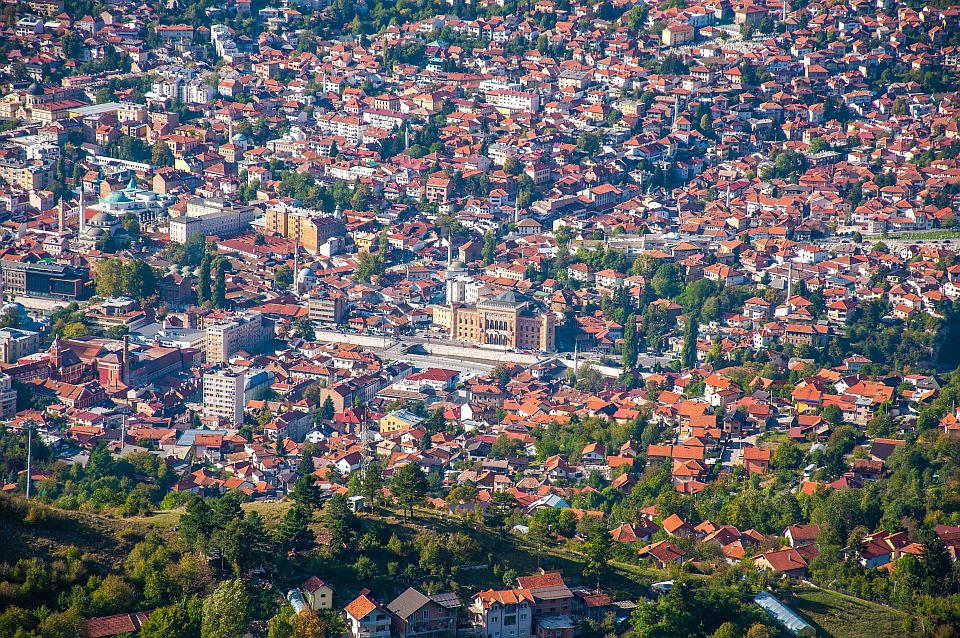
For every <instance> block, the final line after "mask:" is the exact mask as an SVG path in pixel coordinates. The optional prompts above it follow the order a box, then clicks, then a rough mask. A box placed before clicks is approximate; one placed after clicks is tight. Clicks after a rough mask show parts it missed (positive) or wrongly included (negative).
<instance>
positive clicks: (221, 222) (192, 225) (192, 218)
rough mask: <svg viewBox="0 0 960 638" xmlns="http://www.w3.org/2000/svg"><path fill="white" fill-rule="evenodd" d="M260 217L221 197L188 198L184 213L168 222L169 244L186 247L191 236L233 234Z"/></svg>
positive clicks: (244, 206) (257, 211)
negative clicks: (178, 244)
mask: <svg viewBox="0 0 960 638" xmlns="http://www.w3.org/2000/svg"><path fill="white" fill-rule="evenodd" d="M259 215H260V209H259V208H255V207H253V206H247V205H246V204H239V203H237V202H231V201H228V200H225V199H220V198H210V199H199V198H195V199H191V200H189V201H188V202H187V210H186V214H184V215H181V216H180V217H174V218H173V219H171V220H170V241H175V242H178V243H181V244H185V243H186V242H187V239H188V238H189V237H190V236H191V235H193V234H194V233H199V234H201V235H204V236H209V235H218V236H220V237H224V236H229V235H235V234H237V233H239V232H241V231H243V230H246V228H247V227H248V226H249V225H250V222H252V221H253V220H254V219H256V218H257V217H258V216H259Z"/></svg>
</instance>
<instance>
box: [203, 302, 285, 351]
mask: <svg viewBox="0 0 960 638" xmlns="http://www.w3.org/2000/svg"><path fill="white" fill-rule="evenodd" d="M267 324H268V322H266V321H264V318H263V314H261V313H259V312H257V311H255V310H251V311H249V312H244V313H238V314H236V315H233V316H232V317H231V318H230V319H228V320H225V321H213V322H211V323H209V324H207V326H206V331H207V345H206V355H207V363H226V362H227V361H229V360H230V357H232V356H233V355H234V354H236V353H237V352H239V351H240V350H252V351H258V350H260V348H262V347H263V344H264V342H265V341H266V340H267V338H268V336H269V334H270V332H272V328H271V326H269V325H267Z"/></svg>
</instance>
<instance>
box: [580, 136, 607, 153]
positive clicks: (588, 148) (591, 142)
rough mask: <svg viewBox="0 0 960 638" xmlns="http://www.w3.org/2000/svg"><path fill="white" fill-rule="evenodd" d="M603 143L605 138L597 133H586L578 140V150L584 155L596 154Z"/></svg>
mask: <svg viewBox="0 0 960 638" xmlns="http://www.w3.org/2000/svg"><path fill="white" fill-rule="evenodd" d="M602 143H603V137H601V135H600V133H599V132H597V131H584V132H582V133H580V136H579V137H578V138H577V148H578V149H579V150H581V151H583V152H584V153H596V152H597V151H599V150H600V145H601V144H602Z"/></svg>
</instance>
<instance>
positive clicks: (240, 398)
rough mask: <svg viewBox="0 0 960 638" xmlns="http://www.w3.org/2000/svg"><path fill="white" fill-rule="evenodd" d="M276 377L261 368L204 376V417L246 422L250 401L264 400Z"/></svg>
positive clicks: (212, 372)
mask: <svg viewBox="0 0 960 638" xmlns="http://www.w3.org/2000/svg"><path fill="white" fill-rule="evenodd" d="M274 377H275V375H274V374H273V373H272V372H268V371H266V370H263V369H259V368H250V369H247V368H241V367H218V368H214V369H212V370H210V371H208V372H205V373H204V375H203V414H204V415H205V416H208V417H218V418H221V419H226V420H227V421H229V422H230V423H232V424H233V425H241V424H242V423H243V409H244V408H245V407H246V405H247V402H248V401H256V400H258V399H262V398H263V397H264V396H265V395H266V393H267V391H268V390H269V389H270V386H271V385H272V384H273V379H274Z"/></svg>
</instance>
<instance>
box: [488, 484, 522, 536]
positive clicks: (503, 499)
mask: <svg viewBox="0 0 960 638" xmlns="http://www.w3.org/2000/svg"><path fill="white" fill-rule="evenodd" d="M516 507H517V500H516V499H515V498H514V496H513V494H510V493H509V492H494V493H493V496H491V497H490V505H489V506H488V507H487V522H488V523H489V524H490V525H491V526H492V527H496V528H499V529H500V531H501V533H502V532H503V525H504V523H505V522H506V520H507V518H509V516H510V515H511V514H512V513H513V512H514V510H515V509H516Z"/></svg>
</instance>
